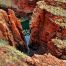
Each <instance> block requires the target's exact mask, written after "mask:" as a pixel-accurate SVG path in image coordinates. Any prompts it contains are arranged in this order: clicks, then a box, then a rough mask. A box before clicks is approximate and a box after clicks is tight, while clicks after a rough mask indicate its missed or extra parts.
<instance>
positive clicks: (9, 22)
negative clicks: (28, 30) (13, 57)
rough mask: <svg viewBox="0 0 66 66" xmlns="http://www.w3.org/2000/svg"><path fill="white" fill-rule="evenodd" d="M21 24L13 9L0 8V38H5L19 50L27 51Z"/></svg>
mask: <svg viewBox="0 0 66 66" xmlns="http://www.w3.org/2000/svg"><path fill="white" fill-rule="evenodd" d="M22 30H23V29H22V26H21V24H20V21H19V19H17V18H16V16H15V14H14V11H13V10H11V9H8V12H6V11H4V10H2V9H0V39H2V40H6V41H8V42H9V44H10V45H11V46H14V47H16V48H17V49H19V50H21V51H27V46H26V42H25V39H24V35H23V33H22Z"/></svg>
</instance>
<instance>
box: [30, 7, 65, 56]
mask: <svg viewBox="0 0 66 66" xmlns="http://www.w3.org/2000/svg"><path fill="white" fill-rule="evenodd" d="M56 20H59V21H58V23H59V24H58V23H57V21H56ZM61 22H64V17H63V16H58V15H54V14H52V13H51V12H49V11H47V10H45V9H43V10H42V9H40V8H39V7H36V8H35V10H34V13H33V17H32V23H31V26H30V28H31V37H30V45H29V46H30V48H32V49H35V51H36V49H39V48H40V47H39V46H42V47H43V45H44V46H46V47H47V48H45V49H47V51H48V52H50V53H52V54H53V55H55V56H57V57H60V56H62V55H63V54H65V52H64V50H65V48H61V49H60V48H59V47H57V46H56V45H55V44H54V43H53V42H52V39H55V38H56V37H57V38H58V39H60V40H62V41H63V40H65V39H66V28H65V27H63V25H62V24H60V23H61ZM40 49H43V48H40ZM45 49H43V51H40V52H39V53H40V54H41V52H42V53H43V54H44V52H45V51H46V50H45Z"/></svg>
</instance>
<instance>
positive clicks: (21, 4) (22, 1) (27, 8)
mask: <svg viewBox="0 0 66 66" xmlns="http://www.w3.org/2000/svg"><path fill="white" fill-rule="evenodd" d="M37 1H38V0H18V1H17V0H14V3H15V5H17V6H18V8H19V9H20V10H22V11H23V12H26V13H27V12H32V11H33V9H34V8H35V6H36V2H37Z"/></svg>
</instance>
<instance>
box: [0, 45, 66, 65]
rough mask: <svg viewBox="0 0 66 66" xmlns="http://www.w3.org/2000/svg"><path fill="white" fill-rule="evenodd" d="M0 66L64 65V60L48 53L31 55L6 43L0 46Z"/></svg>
mask: <svg viewBox="0 0 66 66" xmlns="http://www.w3.org/2000/svg"><path fill="white" fill-rule="evenodd" d="M0 59H1V60H0V66H49V65H50V66H66V65H65V64H66V61H63V60H60V59H58V58H56V57H54V56H52V55H51V54H50V53H49V54H44V55H37V54H35V55H34V56H32V57H29V56H27V55H26V54H24V53H21V52H20V51H18V50H16V49H15V48H14V47H11V46H8V45H6V46H5V45H1V46H0Z"/></svg>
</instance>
